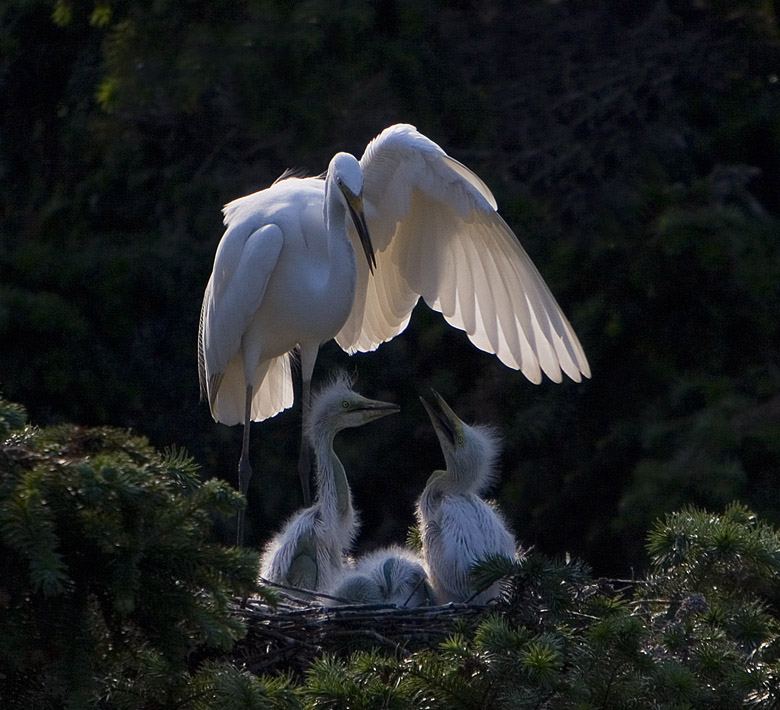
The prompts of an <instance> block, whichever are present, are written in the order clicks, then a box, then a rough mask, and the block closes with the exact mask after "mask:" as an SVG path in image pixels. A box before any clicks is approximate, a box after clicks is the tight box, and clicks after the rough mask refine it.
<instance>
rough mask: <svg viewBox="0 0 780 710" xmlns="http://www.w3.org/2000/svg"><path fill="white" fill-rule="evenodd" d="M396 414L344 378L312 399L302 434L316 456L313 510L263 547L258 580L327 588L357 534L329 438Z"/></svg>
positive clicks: (349, 496)
mask: <svg viewBox="0 0 780 710" xmlns="http://www.w3.org/2000/svg"><path fill="white" fill-rule="evenodd" d="M397 411H398V406H397V405H395V404H390V403H388V402H380V401H377V400H372V399H367V398H365V397H362V396H361V395H359V394H357V393H356V392H354V391H353V390H352V385H351V382H350V380H349V378H347V377H346V376H344V375H340V376H338V377H337V378H336V379H334V380H333V381H332V382H331V383H330V384H329V385H328V386H326V387H325V388H324V389H323V390H322V391H321V392H320V393H319V394H318V395H317V396H316V397H315V398H314V399H313V400H312V407H311V418H310V419H309V427H308V429H307V432H306V435H307V437H308V439H309V442H310V443H311V445H312V448H313V450H314V455H315V461H316V468H317V497H316V499H315V502H314V505H312V506H311V507H309V508H304V509H303V510H300V511H298V512H297V513H295V514H294V515H293V516H292V517H291V518H290V520H289V521H288V522H287V523H286V524H285V525H284V527H283V529H282V531H281V532H280V533H278V534H277V535H275V536H274V537H273V538H272V539H271V540H270V542H269V543H268V544H267V545H266V547H265V550H264V551H263V555H262V558H261V562H260V576H261V578H265V579H267V580H269V581H271V582H277V583H279V584H287V585H289V586H292V587H298V588H301V589H308V590H312V591H324V590H326V589H330V588H331V587H332V585H333V580H334V575H335V574H336V573H337V572H338V571H339V570H340V569H341V567H342V565H343V560H344V556H345V555H346V553H347V552H348V550H349V549H350V548H351V547H352V543H353V542H354V539H355V535H356V534H357V529H358V518H357V515H356V513H355V510H354V508H353V506H352V494H351V491H350V489H349V483H348V481H347V476H346V472H345V471H344V466H343V465H342V464H341V461H340V460H339V458H338V456H336V453H335V451H334V450H333V439H334V437H335V435H336V434H337V433H338V432H339V431H341V430H342V429H345V428H347V427H356V426H361V425H362V424H366V423H367V422H370V421H373V420H374V419H379V418H380V417H384V416H386V415H388V414H393V413H394V412H397Z"/></svg>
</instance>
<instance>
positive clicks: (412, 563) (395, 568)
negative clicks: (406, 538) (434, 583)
mask: <svg viewBox="0 0 780 710" xmlns="http://www.w3.org/2000/svg"><path fill="white" fill-rule="evenodd" d="M375 575H376V576H377V577H378V578H379V579H378V580H377V581H378V584H379V589H380V593H381V595H382V597H383V599H384V600H385V601H387V602H389V603H390V604H395V605H396V606H407V607H410V608H411V607H418V606H423V605H426V604H429V603H430V601H431V592H430V587H429V586H428V575H427V574H425V569H423V566H422V565H421V564H420V563H419V562H418V561H417V560H415V559H413V557H412V555H411V553H406V552H401V551H399V552H396V553H395V554H392V555H390V556H388V557H387V558H386V559H385V560H384V562H382V565H381V566H380V567H378V568H377V570H376V573H375Z"/></svg>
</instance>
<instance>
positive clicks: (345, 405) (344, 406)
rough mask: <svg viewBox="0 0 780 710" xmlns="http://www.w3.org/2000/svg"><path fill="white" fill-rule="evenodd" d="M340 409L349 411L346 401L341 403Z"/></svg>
mask: <svg viewBox="0 0 780 710" xmlns="http://www.w3.org/2000/svg"><path fill="white" fill-rule="evenodd" d="M341 408H342V409H349V402H347V400H346V399H345V400H344V401H343V402H342V403H341Z"/></svg>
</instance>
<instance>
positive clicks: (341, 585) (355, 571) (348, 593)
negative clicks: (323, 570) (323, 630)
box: [328, 545, 433, 608]
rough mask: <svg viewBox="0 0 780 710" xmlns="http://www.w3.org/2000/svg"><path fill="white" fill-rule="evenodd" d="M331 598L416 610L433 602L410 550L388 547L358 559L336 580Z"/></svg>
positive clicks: (423, 576) (415, 556) (418, 560)
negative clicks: (414, 608) (415, 608)
mask: <svg viewBox="0 0 780 710" xmlns="http://www.w3.org/2000/svg"><path fill="white" fill-rule="evenodd" d="M328 593H329V594H330V595H331V596H333V597H337V598H338V599H336V600H332V601H329V602H328V603H329V604H330V605H334V604H339V603H340V600H344V601H347V602H351V603H355V604H392V605H394V606H398V607H408V608H413V607H418V606H424V605H428V604H431V603H433V594H432V592H431V588H430V586H429V584H428V575H427V574H426V573H425V568H424V567H423V565H422V561H421V560H420V558H419V557H418V556H417V555H415V554H414V553H413V552H412V551H411V550H407V549H406V548H403V547H400V546H398V545H391V546H390V547H384V548H381V549H379V550H376V551H374V552H371V553H369V554H367V555H364V556H363V557H361V558H359V559H358V560H357V562H356V563H355V566H354V567H352V568H344V569H343V570H342V571H341V572H340V573H339V574H338V575H337V576H336V578H335V580H334V583H333V586H332V588H331V590H330V591H329V592H328Z"/></svg>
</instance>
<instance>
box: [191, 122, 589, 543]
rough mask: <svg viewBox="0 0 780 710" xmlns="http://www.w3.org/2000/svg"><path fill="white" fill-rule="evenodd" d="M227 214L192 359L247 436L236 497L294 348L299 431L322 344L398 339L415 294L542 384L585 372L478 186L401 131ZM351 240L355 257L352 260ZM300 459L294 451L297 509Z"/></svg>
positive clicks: (574, 345) (280, 399) (414, 134)
mask: <svg viewBox="0 0 780 710" xmlns="http://www.w3.org/2000/svg"><path fill="white" fill-rule="evenodd" d="M348 214H349V218H348V217H347V215H348ZM224 216H225V225H226V231H225V234H224V236H223V237H222V241H221V242H220V244H219V246H218V248H217V252H216V256H215V258H214V268H213V271H212V274H211V277H210V279H209V282H208V285H207V286H206V291H205V294H204V297H203V305H202V309H201V317H200V328H199V336H198V362H199V375H200V388H201V395H202V397H203V398H204V399H206V400H207V401H208V402H209V406H210V408H211V414H212V416H213V417H214V419H215V420H216V421H218V422H222V423H224V424H239V423H243V425H244V437H243V444H242V449H241V457H240V460H239V485H240V488H241V492H242V493H246V491H247V487H248V484H249V477H250V476H251V473H252V471H251V467H250V465H249V460H248V446H249V429H250V422H252V421H260V420H263V419H266V418H268V417H272V416H274V415H275V414H277V413H278V412H280V411H282V410H283V409H286V408H288V407H290V406H292V403H293V389H292V382H291V371H290V361H289V356H288V354H289V353H290V351H291V350H293V349H294V348H296V347H298V348H299V349H300V358H301V378H302V400H303V401H302V412H303V419H304V425H303V427H304V428H305V427H306V423H305V421H306V418H307V416H308V399H309V394H308V393H309V388H310V383H311V378H312V373H313V371H314V364H315V361H316V358H317V352H318V349H319V346H320V344H321V343H323V342H325V341H327V340H330V339H331V338H335V339H336V342H337V343H338V344H339V345H340V346H341V347H342V348H343V349H344V350H345V351H347V352H348V353H350V354H351V353H354V352H356V351H369V350H374V349H375V348H377V347H378V346H379V345H380V344H381V343H383V342H385V341H387V340H390V339H391V338H393V337H395V336H396V335H398V334H399V333H401V332H402V331H403V330H404V329H405V328H406V326H407V324H408V323H409V319H410V316H411V313H412V309H413V308H414V306H415V304H416V303H417V302H418V300H419V298H420V296H422V297H423V299H424V300H425V301H426V303H427V304H428V305H429V306H430V307H431V308H433V309H435V310H437V311H441V313H442V314H443V315H444V318H445V319H446V320H447V322H448V323H450V324H451V325H453V326H454V327H456V328H460V329H462V330H464V331H466V333H467V335H468V337H469V339H470V340H471V341H472V343H474V345H476V346H477V347H478V348H480V349H482V350H485V351H487V352H490V353H495V354H496V355H498V357H499V359H500V360H501V361H502V362H503V363H504V364H506V365H508V366H509V367H512V368H515V369H519V370H521V371H522V372H523V374H524V375H525V376H526V377H527V378H528V379H529V380H531V381H532V382H535V383H538V382H540V381H541V379H542V373H545V374H546V375H547V376H548V377H549V378H550V379H551V380H554V381H556V382H560V381H561V379H562V372H563V373H565V374H566V375H568V376H569V377H570V378H572V379H573V380H575V381H577V382H579V381H580V380H581V379H582V376H583V375H584V376H585V377H589V376H590V369H589V366H588V361H587V359H586V357H585V354H584V352H583V350H582V347H581V345H580V343H579V341H578V339H577V336H576V335H575V333H574V331H573V330H572V328H571V326H570V325H569V322H568V321H567V320H566V317H565V316H564V315H563V312H562V311H561V309H560V307H559V306H558V304H557V303H556V301H555V298H554V297H553V295H552V293H550V290H549V288H548V287H547V285H546V284H545V282H544V279H543V278H542V276H541V275H540V274H539V272H538V271H537V269H536V267H535V266H534V265H533V263H532V262H531V259H530V258H529V257H528V255H527V254H526V252H525V250H524V249H523V247H522V246H521V245H520V243H519V241H518V240H517V238H516V237H515V235H514V233H513V232H512V230H511V229H510V228H509V226H508V225H507V224H506V222H505V221H504V220H503V219H502V218H501V216H500V215H499V214H498V212H497V211H496V201H495V199H494V197H493V195H492V193H491V192H490V190H489V189H488V188H487V186H486V185H485V183H484V182H482V180H481V179H480V178H479V177H477V175H475V174H474V173H473V172H471V170H469V169H468V168H467V167H465V166H464V165H462V164H461V163H459V162H458V161H457V160H454V159H453V158H451V157H449V156H448V155H447V154H446V153H445V152H444V151H443V150H442V149H441V148H440V147H439V146H438V145H436V143H434V142H433V141H431V140H429V139H428V138H426V137H425V136H423V135H422V134H421V133H419V132H418V131H417V130H416V129H415V128H414V127H413V126H409V125H405V124H399V125H395V126H391V127H390V128H387V129H385V130H384V131H382V133H380V134H379V135H378V136H377V137H376V138H374V139H373V140H372V141H371V142H370V143H369V144H368V146H367V147H366V150H365V152H364V153H363V156H362V157H361V158H360V161H358V160H356V159H355V158H354V157H353V156H352V155H349V154H347V153H338V154H336V156H334V158H333V159H332V160H331V162H330V165H329V166H328V170H327V173H326V174H325V177H324V179H322V178H294V177H288V178H285V179H280V180H278V181H277V182H276V183H274V184H273V185H272V186H271V187H269V188H267V189H265V190H261V191H260V192H256V193H254V194H251V195H248V196H246V197H242V198H239V199H237V200H234V201H233V202H231V203H229V204H228V205H226V206H225V208H224ZM369 234H370V235H371V236H370V238H369ZM358 243H359V244H360V246H361V247H362V249H363V251H364V252H365V256H366V258H365V259H363V258H356V256H355V250H356V248H357V245H358ZM369 271H371V272H373V276H370V275H369ZM306 453H307V448H306V446H302V448H301V460H300V462H299V473H300V475H301V484H302V487H303V493H304V504H305V505H308V504H309V498H308V479H309V466H308V461H307V458H306ZM240 537H241V531H239V538H240Z"/></svg>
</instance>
